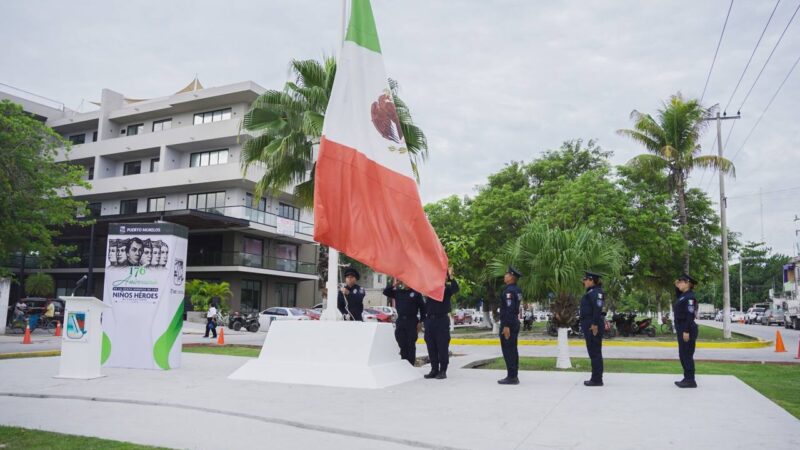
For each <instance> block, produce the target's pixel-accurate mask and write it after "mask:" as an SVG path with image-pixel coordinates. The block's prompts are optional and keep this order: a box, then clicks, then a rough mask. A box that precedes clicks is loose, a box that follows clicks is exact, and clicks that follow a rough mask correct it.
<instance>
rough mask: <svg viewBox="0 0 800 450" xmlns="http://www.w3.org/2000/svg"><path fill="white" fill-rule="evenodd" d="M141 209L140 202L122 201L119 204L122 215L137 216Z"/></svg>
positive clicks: (134, 200)
mask: <svg viewBox="0 0 800 450" xmlns="http://www.w3.org/2000/svg"><path fill="white" fill-rule="evenodd" d="M138 208H139V200H136V199H133V200H122V201H121V202H119V213H120V214H136V213H137V212H138Z"/></svg>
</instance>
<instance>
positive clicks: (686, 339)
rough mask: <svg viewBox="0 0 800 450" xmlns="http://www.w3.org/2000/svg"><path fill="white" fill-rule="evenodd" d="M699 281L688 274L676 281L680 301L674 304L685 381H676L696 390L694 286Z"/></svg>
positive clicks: (679, 351)
mask: <svg viewBox="0 0 800 450" xmlns="http://www.w3.org/2000/svg"><path fill="white" fill-rule="evenodd" d="M696 284H697V281H696V280H695V279H694V278H692V277H690V276H689V275H688V274H683V275H681V276H680V277H678V279H677V280H675V295H676V296H677V297H678V299H677V300H676V301H675V303H673V304H672V312H673V314H674V315H675V332H676V333H677V335H678V355H679V356H680V358H681V366H683V380H681V381H676V382H675V385H676V386H678V387H679V388H696V387H697V383H696V382H695V381H694V347H695V343H696V342H697V324H696V323H694V315H695V311H696V310H697V299H696V298H695V296H694V292H693V291H692V289H694V286H695V285H696Z"/></svg>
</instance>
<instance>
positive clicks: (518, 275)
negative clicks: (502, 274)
mask: <svg viewBox="0 0 800 450" xmlns="http://www.w3.org/2000/svg"><path fill="white" fill-rule="evenodd" d="M506 273H510V274H511V275H514V276H515V277H517V278H522V274H521V273H519V271H517V269H515V268H514V267H513V266H508V270H507V271H506Z"/></svg>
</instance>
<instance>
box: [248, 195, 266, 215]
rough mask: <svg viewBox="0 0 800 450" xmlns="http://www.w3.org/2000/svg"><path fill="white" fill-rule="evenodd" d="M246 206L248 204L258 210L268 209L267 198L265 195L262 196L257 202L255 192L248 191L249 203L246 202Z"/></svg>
mask: <svg viewBox="0 0 800 450" xmlns="http://www.w3.org/2000/svg"><path fill="white" fill-rule="evenodd" d="M245 206H247V207H248V208H253V209H255V210H257V211H266V210H267V199H266V198H264V197H261V198H260V199H258V202H256V197H255V196H254V195H253V194H251V193H249V192H248V193H247V203H246V204H245Z"/></svg>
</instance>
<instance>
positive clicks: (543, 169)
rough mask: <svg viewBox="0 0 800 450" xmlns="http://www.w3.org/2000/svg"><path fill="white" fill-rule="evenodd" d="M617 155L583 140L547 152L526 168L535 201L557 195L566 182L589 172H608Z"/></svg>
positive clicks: (573, 141) (590, 141)
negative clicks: (610, 159) (614, 156)
mask: <svg viewBox="0 0 800 450" xmlns="http://www.w3.org/2000/svg"><path fill="white" fill-rule="evenodd" d="M611 155H613V152H610V151H605V150H603V149H602V148H601V147H600V146H599V145H598V144H597V141H595V140H593V139H590V140H589V142H587V143H586V144H585V145H584V142H583V139H571V140H568V141H564V143H562V144H561V147H560V148H559V149H558V150H547V151H546V152H544V154H542V156H540V157H539V158H536V159H535V160H533V161H531V163H529V164H527V165H526V167H525V171H526V174H527V175H528V177H529V183H530V186H531V189H533V191H534V194H533V195H534V198H533V201H534V202H535V201H536V200H538V199H540V198H542V197H545V196H547V195H549V194H553V193H555V192H557V191H558V188H559V186H560V185H561V184H563V183H564V182H568V181H571V180H575V179H577V178H578V177H580V176H581V175H583V174H584V173H586V172H590V171H594V170H598V169H608V168H609V162H608V159H609V158H610V157H611Z"/></svg>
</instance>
